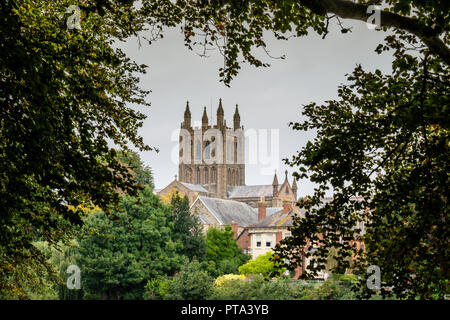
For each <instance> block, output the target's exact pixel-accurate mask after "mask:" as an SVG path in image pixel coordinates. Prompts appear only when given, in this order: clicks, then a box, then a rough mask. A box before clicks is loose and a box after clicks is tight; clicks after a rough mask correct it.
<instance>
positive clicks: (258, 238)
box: [255, 234, 261, 248]
mask: <svg viewBox="0 0 450 320" xmlns="http://www.w3.org/2000/svg"><path fill="white" fill-rule="evenodd" d="M255 242H256V246H257V247H258V248H261V235H260V234H257V235H255Z"/></svg>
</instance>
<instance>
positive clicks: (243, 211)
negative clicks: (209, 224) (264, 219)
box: [197, 196, 258, 227]
mask: <svg viewBox="0 0 450 320" xmlns="http://www.w3.org/2000/svg"><path fill="white" fill-rule="evenodd" d="M197 200H198V201H201V202H202V203H203V204H204V205H205V206H206V208H208V210H209V211H210V212H211V214H212V215H213V216H214V217H216V219H217V220H218V221H219V223H220V224H221V225H227V224H231V222H232V221H235V222H236V223H237V224H238V225H239V226H242V227H246V226H248V225H249V224H252V223H254V222H256V221H257V220H258V213H257V212H255V211H254V210H253V208H252V207H250V206H249V205H248V204H246V203H243V202H237V201H233V200H224V199H219V198H209V197H202V196H200V197H198V199H197Z"/></svg>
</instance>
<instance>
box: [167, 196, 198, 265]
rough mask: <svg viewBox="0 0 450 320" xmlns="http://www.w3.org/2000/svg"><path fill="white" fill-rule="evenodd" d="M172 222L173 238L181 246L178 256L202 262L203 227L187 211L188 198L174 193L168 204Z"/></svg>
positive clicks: (194, 216)
mask: <svg viewBox="0 0 450 320" xmlns="http://www.w3.org/2000/svg"><path fill="white" fill-rule="evenodd" d="M170 208H171V211H172V222H173V232H174V234H173V238H174V240H175V241H179V242H180V243H182V244H183V249H182V251H181V252H180V254H182V255H184V256H186V257H188V258H189V260H190V261H192V260H194V259H196V260H199V261H203V260H204V259H205V258H206V242H205V238H204V236H203V234H202V230H203V227H202V225H201V224H200V221H199V220H198V218H197V216H196V215H193V214H191V212H190V211H189V198H188V197H181V196H180V194H178V193H176V194H175V195H174V196H173V197H172V198H171V202H170Z"/></svg>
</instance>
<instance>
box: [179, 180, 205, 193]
mask: <svg viewBox="0 0 450 320" xmlns="http://www.w3.org/2000/svg"><path fill="white" fill-rule="evenodd" d="M180 183H181V184H182V185H183V186H185V187H186V188H188V189H189V190H191V191H197V192H205V193H208V192H209V191H208V190H206V189H205V188H204V187H203V186H201V185H199V184H192V183H186V182H181V181H180Z"/></svg>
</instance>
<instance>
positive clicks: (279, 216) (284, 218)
mask: <svg viewBox="0 0 450 320" xmlns="http://www.w3.org/2000/svg"><path fill="white" fill-rule="evenodd" d="M293 216H294V213H293V212H292V211H290V212H288V213H283V211H280V212H277V213H275V214H273V215H271V216H268V217H265V218H264V219H261V220H259V221H257V222H255V223H253V224H251V225H249V228H273V227H292V226H293V222H292V217H293Z"/></svg>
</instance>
